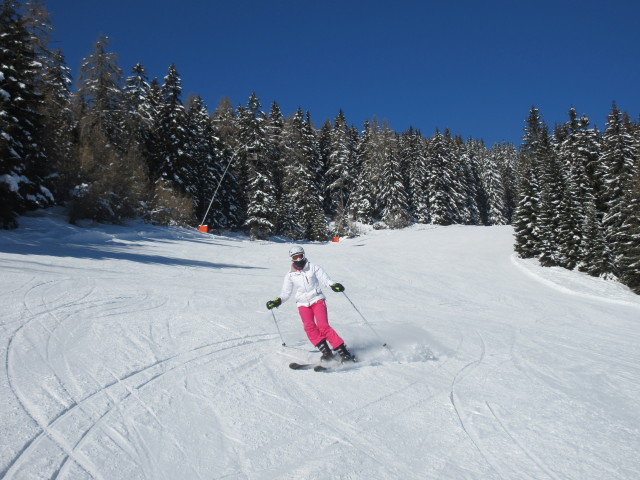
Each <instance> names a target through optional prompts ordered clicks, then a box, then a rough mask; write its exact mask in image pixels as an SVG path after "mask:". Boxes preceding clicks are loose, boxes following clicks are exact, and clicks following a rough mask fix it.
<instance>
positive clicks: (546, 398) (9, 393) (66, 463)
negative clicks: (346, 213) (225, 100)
mask: <svg viewBox="0 0 640 480" xmlns="http://www.w3.org/2000/svg"><path fill="white" fill-rule="evenodd" d="M20 224H21V228H20V229H18V230H14V231H0V268H1V272H2V275H1V277H0V298H1V300H2V320H1V324H2V337H1V338H2V343H1V345H2V351H1V352H0V358H1V359H2V364H3V368H2V380H1V390H0V402H1V403H2V409H1V410H0V412H1V413H0V436H1V438H2V443H1V449H0V478H6V479H32V478H56V479H84V478H94V479H109V480H111V479H154V480H155V479H178V478H179V479H218V478H237V479H265V480H266V479H269V480H271V479H276V478H277V479H323V480H324V479H327V478H332V479H390V478H402V479H421V480H423V479H483V480H487V479H563V480H564V479H576V480H587V479H594V480H601V479H637V478H640V457H639V456H638V452H639V451H640V408H639V403H638V402H639V400H638V399H640V380H639V379H640V327H639V321H640V297H638V296H636V295H634V294H632V293H631V292H630V291H629V290H628V289H627V288H626V287H624V286H622V285H620V284H618V283H615V282H611V281H605V280H602V279H597V278H591V277H588V276H585V275H584V274H581V273H578V272H569V271H566V270H562V269H545V268H542V267H539V266H538V265H537V264H536V263H535V261H524V260H521V259H518V258H516V257H515V256H514V254H513V250H512V245H513V230H512V229H511V227H508V226H506V227H469V226H450V227H436V226H427V225H422V226H414V227H412V228H408V229H405V230H402V231H390V230H381V231H369V232H364V233H363V235H361V236H360V237H357V238H351V239H341V240H340V241H339V242H327V243H306V244H304V248H305V249H306V252H307V256H308V257H309V259H311V260H312V261H314V262H316V263H318V264H320V265H321V266H323V267H324V268H325V270H326V271H327V272H328V273H329V275H330V276H331V277H332V278H333V279H334V280H335V281H338V282H341V283H342V284H344V286H345V287H346V291H345V294H346V295H348V297H347V296H345V294H341V293H334V292H332V291H331V290H330V289H325V294H326V295H327V298H328V300H327V303H328V308H329V319H330V321H331V323H332V325H333V326H334V328H335V329H336V330H337V331H338V333H339V334H340V335H341V336H343V337H344V338H345V339H346V341H347V343H348V345H349V348H350V349H351V350H352V352H353V353H354V354H355V355H356V356H357V357H358V359H359V362H358V363H357V364H355V365H350V366H348V367H344V366H343V367H336V368H334V369H332V370H330V371H328V372H323V373H316V372H314V371H313V370H305V371H294V370H291V369H289V368H288V363H289V362H293V361H297V362H314V361H317V359H318V358H319V356H320V354H319V353H318V352H317V351H315V349H314V348H313V347H312V346H311V345H310V344H309V343H308V341H307V340H306V337H305V335H304V332H303V330H302V326H301V322H300V320H299V317H298V314H297V311H296V308H295V305H294V302H293V301H289V302H287V303H285V304H283V305H282V306H281V307H280V308H279V309H277V310H274V312H273V315H272V312H269V311H268V310H266V308H265V302H266V301H267V300H270V299H272V298H274V297H275V296H277V295H278V293H279V292H280V287H281V284H282V280H283V277H284V274H285V273H286V271H287V270H288V268H289V262H288V258H287V252H288V249H289V247H290V246H291V243H290V242H288V241H285V240H283V239H274V240H273V241H250V240H249V239H248V238H246V237H243V236H240V235H211V234H205V233H201V232H198V231H195V230H188V229H181V228H160V227H153V226H149V225H144V224H131V225H129V226H125V227H119V226H103V225H93V226H90V227H89V226H84V227H78V226H72V225H69V224H68V223H66V222H65V219H64V218H63V216H62V215H61V214H60V212H56V211H55V210H48V211H44V212H37V213H36V214H34V215H32V216H30V217H23V218H21V219H20ZM349 299H350V300H351V301H352V302H353V305H355V306H356V308H357V310H358V311H359V312H360V313H361V314H362V315H360V314H359V313H358V311H356V309H355V308H354V306H353V305H352V304H351V303H350V302H349V301H348V300H349ZM363 317H364V318H363ZM274 320H275V321H276V322H277V324H276V323H274ZM365 320H366V322H365ZM278 327H279V330H280V332H281V334H280V333H278ZM283 341H284V343H285V344H286V345H285V346H282V343H283ZM382 343H386V344H387V346H386V347H383V346H382Z"/></svg>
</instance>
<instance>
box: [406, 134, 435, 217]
mask: <svg viewBox="0 0 640 480" xmlns="http://www.w3.org/2000/svg"><path fill="white" fill-rule="evenodd" d="M400 155H401V158H402V161H403V163H404V164H405V165H406V167H405V168H406V170H407V172H408V195H409V205H410V211H411V215H412V218H413V219H414V220H415V221H416V222H418V223H429V220H430V218H429V201H428V183H427V171H428V170H427V159H426V151H425V140H424V138H422V136H421V135H420V132H419V131H414V130H413V128H409V130H408V131H407V132H405V133H403V134H402V141H401V146H400Z"/></svg>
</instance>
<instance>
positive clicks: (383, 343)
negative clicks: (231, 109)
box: [342, 291, 396, 360]
mask: <svg viewBox="0 0 640 480" xmlns="http://www.w3.org/2000/svg"><path fill="white" fill-rule="evenodd" d="M342 293H344V296H345V297H346V299H347V300H349V303H350V304H351V305H352V306H353V308H355V310H356V312H358V313H359V314H360V316H361V317H362V320H364V323H365V324H366V325H367V326H368V327H369V328H370V329H371V331H372V332H373V333H374V335H375V336H376V337H378V340H380V341H381V342H382V346H383V347H385V348H386V349H387V350H389V353H391V356H392V357H393V359H394V360H396V356H395V355H394V354H393V351H392V350H391V349H390V348H389V346H388V345H387V342H385V341H384V340H383V339H382V337H380V335H379V334H378V332H376V331H375V329H374V328H373V327H372V326H371V324H370V323H369V322H368V321H367V319H366V318H365V317H364V315H363V314H362V312H361V311H360V310H358V307H356V305H355V304H354V303H353V302H352V301H351V299H350V298H349V296H348V295H347V293H346V292H344V291H343V292H342Z"/></svg>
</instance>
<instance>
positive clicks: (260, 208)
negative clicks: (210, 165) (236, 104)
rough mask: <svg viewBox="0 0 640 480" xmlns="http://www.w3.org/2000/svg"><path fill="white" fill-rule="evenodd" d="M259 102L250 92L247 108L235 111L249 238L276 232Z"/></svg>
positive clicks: (271, 175) (273, 191)
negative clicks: (236, 114) (243, 176)
mask: <svg viewBox="0 0 640 480" xmlns="http://www.w3.org/2000/svg"><path fill="white" fill-rule="evenodd" d="M260 107H261V105H260V101H259V100H258V97H257V96H256V94H255V93H252V94H251V96H250V97H249V100H248V102H247V106H246V108H242V109H239V111H238V127H239V141H238V147H237V154H238V166H239V168H240V172H241V173H243V174H244V175H245V178H246V183H245V185H246V203H247V220H246V223H245V225H246V227H247V228H249V231H250V232H251V236H252V238H266V237H268V236H270V235H273V234H275V233H276V213H277V201H278V199H277V196H276V195H277V192H276V187H275V183H274V180H273V178H274V171H273V170H274V166H273V165H272V164H271V158H270V156H269V146H268V145H267V133H266V130H265V121H266V118H265V115H264V112H262V111H261V110H260Z"/></svg>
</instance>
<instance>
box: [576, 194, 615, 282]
mask: <svg viewBox="0 0 640 480" xmlns="http://www.w3.org/2000/svg"><path fill="white" fill-rule="evenodd" d="M584 215H585V216H584V219H583V222H582V239H581V240H582V241H581V246H580V262H579V263H578V269H579V270H580V271H582V272H586V273H588V274H589V275H591V276H594V277H598V276H603V275H607V274H608V273H610V272H611V264H612V262H613V259H612V256H611V251H610V250H609V247H608V246H607V242H606V240H605V235H604V227H603V226H602V220H601V215H600V213H599V212H598V211H597V209H596V205H595V202H594V201H593V199H590V200H588V201H587V203H586V204H585V205H584Z"/></svg>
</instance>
